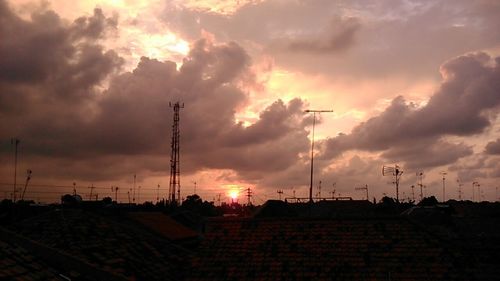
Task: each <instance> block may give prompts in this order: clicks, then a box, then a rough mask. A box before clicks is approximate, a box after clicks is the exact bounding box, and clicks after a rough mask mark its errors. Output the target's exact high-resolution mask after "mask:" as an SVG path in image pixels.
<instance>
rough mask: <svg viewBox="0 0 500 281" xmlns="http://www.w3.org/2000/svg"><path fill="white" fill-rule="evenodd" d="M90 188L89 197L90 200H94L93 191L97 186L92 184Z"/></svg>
mask: <svg viewBox="0 0 500 281" xmlns="http://www.w3.org/2000/svg"><path fill="white" fill-rule="evenodd" d="M89 188H90V195H89V200H92V191H93V190H94V188H95V186H94V184H92V185H91V186H89Z"/></svg>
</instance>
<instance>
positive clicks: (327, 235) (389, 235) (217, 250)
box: [188, 218, 467, 280]
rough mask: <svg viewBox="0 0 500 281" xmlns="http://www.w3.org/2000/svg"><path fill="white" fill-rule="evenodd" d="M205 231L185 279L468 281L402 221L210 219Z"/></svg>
mask: <svg viewBox="0 0 500 281" xmlns="http://www.w3.org/2000/svg"><path fill="white" fill-rule="evenodd" d="M206 229H207V232H206V233H205V240H204V241H203V242H202V245H201V248H200V252H199V255H198V257H197V258H195V260H194V261H193V264H192V266H193V270H191V271H190V276H189V278H188V280H220V279H227V280H231V279H236V280H309V279H314V280H381V279H382V280H387V279H388V278H392V279H393V280H424V279H429V280H465V279H467V278H463V276H464V275H463V274H464V270H465V269H463V268H462V267H461V265H462V263H461V262H462V261H461V260H460V257H459V256H457V255H456V254H455V253H453V254H452V253H450V252H449V251H448V250H447V249H446V248H445V247H444V246H442V245H441V244H440V241H439V240H437V239H436V238H435V237H431V236H429V235H428V234H427V233H426V232H424V231H422V230H421V229H419V228H418V227H415V225H414V224H412V223H410V222H408V221H407V220H405V219H397V218H377V219H375V218H371V219H298V218H297V219H283V218H280V219H216V220H212V221H209V222H208V223H207V226H206ZM389 275H390V277H389Z"/></svg>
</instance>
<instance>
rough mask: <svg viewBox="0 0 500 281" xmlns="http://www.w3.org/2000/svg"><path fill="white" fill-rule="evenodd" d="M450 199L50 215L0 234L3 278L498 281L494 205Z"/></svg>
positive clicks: (65, 211)
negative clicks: (387, 205)
mask: <svg viewBox="0 0 500 281" xmlns="http://www.w3.org/2000/svg"><path fill="white" fill-rule="evenodd" d="M454 204H455V203H454ZM456 204H458V205H457V206H453V205H449V206H440V207H436V208H432V207H431V208H429V207H422V208H420V207H417V208H416V209H413V210H411V211H409V212H405V213H404V214H403V215H393V214H394V208H392V209H390V210H389V209H387V210H389V211H388V213H386V214H385V215H384V214H382V213H380V210H378V209H376V208H374V206H373V205H372V204H371V203H366V202H365V203H363V202H356V201H354V202H351V203H348V202H342V203H338V202H337V203H335V202H332V203H328V202H322V203H320V204H317V205H316V206H313V207H312V209H311V210H309V209H308V207H307V205H293V206H291V205H290V204H286V203H283V202H281V203H280V202H270V203H269V204H267V205H266V206H264V208H261V209H259V210H258V212H257V217H246V218H238V217H231V218H223V217H218V218H212V219H201V220H199V222H200V224H199V225H195V224H193V222H194V221H192V222H190V223H189V224H186V225H187V226H188V227H186V226H183V225H181V224H179V222H183V221H185V219H182V218H185V217H186V216H187V214H183V215H182V216H173V218H176V219H172V217H169V216H167V215H165V214H164V213H161V212H152V211H149V212H137V210H133V209H120V208H90V209H86V208H77V207H74V208H64V207H63V208H60V207H58V208H51V209H48V210H46V211H44V212H41V213H40V214H39V215H35V216H32V215H30V216H31V217H30V218H27V219H22V220H20V221H16V222H14V223H8V224H5V225H4V226H3V227H0V257H2V258H1V259H0V280H180V281H182V280H498V276H499V274H500V270H499V268H500V259H499V254H498V252H499V251H500V247H499V239H500V232H499V231H498V228H499V223H500V215H499V213H500V212H498V210H499V208H498V207H499V206H497V205H493V204H491V205H487V206H486V207H485V208H483V209H481V208H482V206H481V205H477V204H476V205H474V204H472V205H471V204H466V203H464V204H462V203H456ZM450 206H451V207H450ZM343 208H345V210H344V209H343ZM447 208H448V209H447ZM384 210H385V211H387V210H386V209H383V211H384ZM453 210H455V211H453ZM457 210H458V211H457ZM385 211H384V212H385ZM188 217H189V216H188Z"/></svg>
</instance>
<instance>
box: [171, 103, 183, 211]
mask: <svg viewBox="0 0 500 281" xmlns="http://www.w3.org/2000/svg"><path fill="white" fill-rule="evenodd" d="M169 106H170V107H173V109H174V120H173V123H172V142H171V147H172V151H171V154H170V192H171V194H169V196H170V202H171V203H172V204H177V203H179V204H180V200H181V179H180V177H181V172H180V130H179V120H180V118H179V112H180V110H181V108H184V104H179V102H176V103H174V104H173V105H172V103H169ZM176 192H177V199H176ZM177 200H179V202H177Z"/></svg>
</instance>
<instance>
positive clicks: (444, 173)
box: [441, 171, 447, 203]
mask: <svg viewBox="0 0 500 281" xmlns="http://www.w3.org/2000/svg"><path fill="white" fill-rule="evenodd" d="M441 175H443V203H444V202H445V201H446V194H445V181H446V175H447V173H446V172H445V171H442V172H441Z"/></svg>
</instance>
